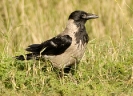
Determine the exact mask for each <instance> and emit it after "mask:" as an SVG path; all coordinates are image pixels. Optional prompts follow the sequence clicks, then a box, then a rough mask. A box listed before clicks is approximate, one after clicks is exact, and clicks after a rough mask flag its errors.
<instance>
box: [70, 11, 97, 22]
mask: <svg viewBox="0 0 133 96" xmlns="http://www.w3.org/2000/svg"><path fill="white" fill-rule="evenodd" d="M96 18H98V16H97V15H95V14H91V13H86V12H84V11H80V10H77V11H74V12H72V13H71V14H70V16H69V18H68V19H73V20H74V22H82V23H85V22H86V21H87V20H89V19H96Z"/></svg>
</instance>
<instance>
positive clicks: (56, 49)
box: [26, 35, 72, 55]
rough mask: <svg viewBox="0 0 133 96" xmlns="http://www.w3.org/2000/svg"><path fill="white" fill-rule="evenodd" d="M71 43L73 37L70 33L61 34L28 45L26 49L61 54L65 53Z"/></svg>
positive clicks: (46, 53) (34, 51)
mask: <svg viewBox="0 0 133 96" xmlns="http://www.w3.org/2000/svg"><path fill="white" fill-rule="evenodd" d="M71 43H72V38H71V37H70V36H69V35H64V36H61V35H59V36H56V37H54V38H52V39H50V40H47V41H45V42H43V43H41V44H32V45H30V46H28V48H27V49H26V51H29V52H32V53H38V54H41V55H59V54H61V53H63V52H64V51H65V50H66V49H67V48H68V47H69V46H70V45H71Z"/></svg>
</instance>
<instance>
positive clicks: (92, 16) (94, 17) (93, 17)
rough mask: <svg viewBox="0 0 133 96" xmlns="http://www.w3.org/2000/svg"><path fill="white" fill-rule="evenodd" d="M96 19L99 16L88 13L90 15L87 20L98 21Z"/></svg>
mask: <svg viewBox="0 0 133 96" xmlns="http://www.w3.org/2000/svg"><path fill="white" fill-rule="evenodd" d="M96 18H98V16H97V15H95V14H91V13H88V15H87V16H86V19H87V20H89V19H96Z"/></svg>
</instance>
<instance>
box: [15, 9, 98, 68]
mask: <svg viewBox="0 0 133 96" xmlns="http://www.w3.org/2000/svg"><path fill="white" fill-rule="evenodd" d="M95 18H98V16H97V15H95V14H91V13H86V12H84V11H80V10H77V11H74V12H72V13H71V14H70V16H69V18H68V21H67V25H66V28H65V30H64V31H63V32H62V33H60V34H59V35H57V36H56V37H53V38H51V39H49V40H47V41H44V42H42V43H41V44H32V45H29V46H28V48H26V51H28V52H30V53H28V54H25V55H20V56H16V59H18V60H30V59H36V60H39V59H40V58H44V59H46V60H49V61H50V62H51V63H52V65H53V66H54V67H56V68H58V69H63V68H65V67H67V66H71V65H74V64H78V63H79V61H80V60H81V58H82V57H83V54H84V52H85V48H86V45H87V43H88V41H89V37H88V34H87V32H86V28H85V23H86V21H87V20H90V19H95Z"/></svg>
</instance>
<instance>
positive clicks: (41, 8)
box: [0, 0, 133, 96]
mask: <svg viewBox="0 0 133 96" xmlns="http://www.w3.org/2000/svg"><path fill="white" fill-rule="evenodd" d="M0 5H1V6H0V44H1V47H0V51H1V53H0V92H1V93H0V94H1V95H5V96H7V95H9V94H11V96H13V95H19V96H24V95H26V96H30V95H38V96H42V95H47V96H63V95H64V96H66V95H70V96H71V95H73V94H75V96H77V95H81V96H86V95H89V96H91V95H94V96H132V95H133V84H132V81H133V78H132V77H133V70H132V67H133V35H132V34H133V23H132V22H133V19H132V16H133V7H132V5H133V1H132V0H106V1H105V0H99V1H98V0H1V1H0ZM77 9H78V10H84V11H86V12H90V13H95V14H97V15H98V16H99V18H98V19H96V20H92V21H88V22H87V24H86V28H87V31H88V34H89V36H90V42H89V44H88V47H87V50H86V53H85V56H84V57H83V60H82V62H81V63H80V65H79V69H78V70H77V72H76V73H75V74H74V75H73V76H71V74H68V76H66V77H65V78H64V79H63V80H60V79H59V78H57V76H56V74H55V73H54V72H53V70H52V69H51V67H50V66H48V67H47V68H46V70H45V72H44V70H41V68H42V67H43V64H41V63H40V62H36V61H30V62H19V61H14V59H12V57H13V56H15V55H19V54H24V53H25V51H24V49H25V48H26V47H27V46H28V45H29V44H32V43H41V42H42V41H44V40H46V39H49V38H51V37H53V36H55V35H57V34H59V33H60V32H62V31H63V29H64V28H65V25H66V21H67V19H68V16H69V14H70V13H71V12H72V11H74V10H77ZM62 82H63V83H62ZM7 90H8V91H7Z"/></svg>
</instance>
